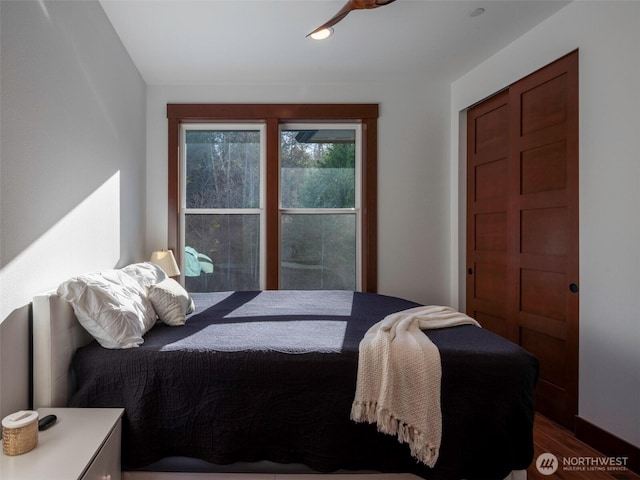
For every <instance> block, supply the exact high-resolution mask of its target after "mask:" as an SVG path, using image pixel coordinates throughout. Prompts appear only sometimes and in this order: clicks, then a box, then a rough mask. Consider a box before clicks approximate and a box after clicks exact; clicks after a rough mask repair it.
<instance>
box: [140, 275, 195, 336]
mask: <svg viewBox="0 0 640 480" xmlns="http://www.w3.org/2000/svg"><path fill="white" fill-rule="evenodd" d="M149 300H151V304H152V305H153V308H154V309H155V311H156V313H157V314H158V317H159V318H160V321H161V322H163V323H166V324H167V325H172V326H179V325H184V324H185V323H186V315H187V314H189V313H191V312H193V309H194V308H195V307H194V304H193V299H192V298H191V297H190V296H189V293H188V292H187V291H186V290H185V289H184V288H183V287H182V285H180V284H179V283H178V282H176V281H175V280H173V279H172V278H167V279H165V280H163V281H161V282H160V283H157V284H156V285H151V287H149Z"/></svg>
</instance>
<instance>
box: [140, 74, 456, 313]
mask: <svg viewBox="0 0 640 480" xmlns="http://www.w3.org/2000/svg"><path fill="white" fill-rule="evenodd" d="M448 93H449V90H448V86H446V85H444V84H443V83H442V82H440V83H438V82H437V81H425V82H419V83H418V82H410V81H407V82H406V83H402V82H398V83H393V84H391V83H390V84H381V83H369V84H363V83H359V84H326V83H325V84H318V85H308V84H306V85H250V84H243V85H213V86H173V87H165V86H150V87H149V88H148V96H147V111H148V115H147V127H148V130H147V138H148V143H147V159H148V175H147V177H148V180H149V184H148V189H147V192H148V193H147V210H148V216H147V249H152V248H158V247H163V246H166V243H167V200H166V198H167V187H166V185H167V167H166V163H167V119H166V105H167V103H341V102H344V103H379V104H380V118H379V124H378V126H379V128H378V130H379V137H378V174H379V183H378V188H379V196H378V199H379V215H378V222H379V231H378V240H379V255H378V268H379V276H378V278H379V291H380V292H381V293H385V294H389V295H398V296H403V297H405V298H409V299H412V300H415V301H418V302H432V303H446V302H448V300H449V293H448V292H449V286H448V282H449V277H448V275H449V266H448V255H449V228H448V222H449V218H448V191H447V188H448V184H447V175H448V166H447V165H446V160H445V159H446V151H447V150H446V148H447V140H448V138H449V135H448V125H447V124H446V123H443V122H442V118H446V116H447V115H448V113H447V109H448V103H447V98H448Z"/></svg>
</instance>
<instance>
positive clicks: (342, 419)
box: [70, 291, 538, 479]
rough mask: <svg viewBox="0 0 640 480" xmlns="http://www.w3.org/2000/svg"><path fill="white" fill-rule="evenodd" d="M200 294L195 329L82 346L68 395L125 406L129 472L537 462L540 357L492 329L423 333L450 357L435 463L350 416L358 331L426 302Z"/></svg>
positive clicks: (470, 472)
mask: <svg viewBox="0 0 640 480" xmlns="http://www.w3.org/2000/svg"><path fill="white" fill-rule="evenodd" d="M193 297H194V301H195V304H196V312H195V313H194V314H192V315H190V316H189V317H188V319H187V323H186V325H184V326H181V327H169V326H166V325H163V324H160V323H159V324H157V325H156V326H155V327H154V328H153V329H152V330H151V331H150V332H148V333H147V334H146V335H145V338H144V343H143V344H142V345H141V346H140V347H138V348H132V349H126V350H108V349H104V348H102V347H100V346H99V345H98V344H97V343H96V342H92V343H90V344H89V345H87V346H85V347H82V348H80V349H79V350H78V351H77V352H76V355H75V356H74V359H73V362H72V368H73V372H74V374H75V378H76V381H77V391H76V392H75V393H74V394H73V396H72V398H71V400H70V406H72V407H122V408H124V409H125V416H124V418H123V446H122V448H123V450H122V460H123V464H124V467H123V469H125V470H126V469H136V468H144V467H145V465H148V464H151V463H153V462H158V461H160V460H161V459H163V458H165V457H176V456H177V457H189V458H194V459H200V460H204V461H206V462H209V463H210V464H211V465H212V466H213V465H229V464H234V463H236V462H260V461H270V462H276V463H280V464H304V465H306V466H308V467H310V468H311V469H313V470H315V471H318V472H332V471H336V470H373V471H379V472H395V473H405V472H407V473H414V474H415V475H418V476H420V477H422V478H425V479H431V478H433V479H449V478H451V479H454V478H468V479H475V478H477V479H480V478H504V477H505V476H506V475H507V474H508V473H509V472H510V471H512V470H521V469H525V468H527V467H528V466H529V464H530V463H531V460H532V458H533V440H532V432H533V418H534V388H535V384H536V381H537V376H538V362H537V360H536V358H535V357H533V356H532V355H531V354H529V353H528V352H526V351H525V350H523V349H522V348H520V347H519V346H517V345H515V344H513V343H511V342H509V341H507V340H505V339H503V338H501V337H499V336H497V335H495V334H493V333H491V332H489V331H487V330H484V329H481V328H478V327H475V326H459V327H453V328H447V329H441V330H429V331H426V332H425V335H428V336H429V338H430V339H431V340H432V341H433V343H434V344H435V345H436V346H437V347H438V349H439V350H440V356H441V362H442V385H441V405H442V407H441V408H442V422H443V434H442V444H441V450H440V457H439V459H438V462H437V463H436V465H435V467H434V468H429V467H427V466H425V465H423V464H421V463H418V462H417V461H416V460H415V459H414V458H413V457H411V455H410V453H409V448H408V446H407V445H406V444H401V443H399V442H398V441H397V439H396V438H395V437H393V436H389V435H385V434H383V433H380V432H378V431H377V430H376V427H375V426H374V425H370V424H361V423H355V422H353V421H351V420H350V410H351V403H352V401H353V397H354V393H355V385H356V376H357V365H358V345H359V342H360V340H361V339H362V338H363V337H364V334H365V332H366V331H367V330H368V328H369V327H370V326H371V325H373V324H374V323H376V322H377V321H379V320H382V319H383V318H384V317H385V316H386V315H388V314H390V313H395V312H398V311H401V310H405V309H408V308H413V307H416V306H418V304H416V303H414V302H410V301H407V300H404V299H401V298H396V297H389V296H384V295H377V294H371V293H360V292H348V291H260V292H220V293H210V294H193Z"/></svg>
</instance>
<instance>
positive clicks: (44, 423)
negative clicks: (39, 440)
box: [38, 415, 58, 431]
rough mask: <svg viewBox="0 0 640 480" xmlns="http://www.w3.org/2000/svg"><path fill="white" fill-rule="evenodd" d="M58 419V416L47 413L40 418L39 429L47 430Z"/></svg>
mask: <svg viewBox="0 0 640 480" xmlns="http://www.w3.org/2000/svg"><path fill="white" fill-rule="evenodd" d="M56 420H58V417H56V416H55V415H47V416H45V417H42V418H41V419H40V420H38V430H40V431H42V430H46V429H47V428H49V427H51V426H53V425H54V424H55V423H56Z"/></svg>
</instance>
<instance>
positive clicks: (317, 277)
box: [279, 125, 360, 290]
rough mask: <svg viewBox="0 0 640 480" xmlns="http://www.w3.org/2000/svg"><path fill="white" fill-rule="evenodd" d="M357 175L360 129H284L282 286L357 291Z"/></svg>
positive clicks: (291, 127)
mask: <svg viewBox="0 0 640 480" xmlns="http://www.w3.org/2000/svg"><path fill="white" fill-rule="evenodd" d="M359 173H360V126H359V125H356V126H354V125H317V126H312V125H299V126H296V125H283V126H282V127H281V129H280V276H279V278H280V287H281V288H285V289H319V290H328V289H333V290H357V289H358V288H359V284H360V276H359V268H358V267H359V260H358V257H359V255H358V252H359V248H358V244H359V242H358V238H359V235H358V232H359V231H360V175H359Z"/></svg>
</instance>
